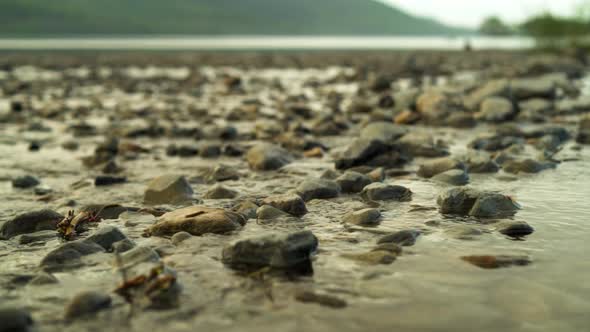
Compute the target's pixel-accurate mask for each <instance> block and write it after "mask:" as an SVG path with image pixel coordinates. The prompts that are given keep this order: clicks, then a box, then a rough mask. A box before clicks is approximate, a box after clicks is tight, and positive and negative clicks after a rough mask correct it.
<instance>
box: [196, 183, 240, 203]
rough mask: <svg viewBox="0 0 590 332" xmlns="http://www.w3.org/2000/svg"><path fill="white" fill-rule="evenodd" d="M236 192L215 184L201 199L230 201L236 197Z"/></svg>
mask: <svg viewBox="0 0 590 332" xmlns="http://www.w3.org/2000/svg"><path fill="white" fill-rule="evenodd" d="M238 195H239V193H238V192H237V191H236V190H233V189H230V188H228V187H226V186H224V185H222V184H216V185H214V186H213V187H211V188H209V190H207V192H206V193H205V195H203V198H206V199H232V198H236V197H238Z"/></svg>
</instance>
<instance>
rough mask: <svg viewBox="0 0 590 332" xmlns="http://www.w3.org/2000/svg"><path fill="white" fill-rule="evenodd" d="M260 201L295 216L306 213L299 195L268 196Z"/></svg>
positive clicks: (303, 202)
mask: <svg viewBox="0 0 590 332" xmlns="http://www.w3.org/2000/svg"><path fill="white" fill-rule="evenodd" d="M262 203H263V204H267V205H270V206H273V207H275V208H277V209H279V210H282V211H284V212H286V213H289V214H291V215H294V216H296V217H302V216H304V215H305V214H306V213H307V207H306V206H305V201H304V200H303V199H302V198H301V196H299V195H296V194H283V195H274V196H269V197H267V198H265V199H264V200H263V201H262Z"/></svg>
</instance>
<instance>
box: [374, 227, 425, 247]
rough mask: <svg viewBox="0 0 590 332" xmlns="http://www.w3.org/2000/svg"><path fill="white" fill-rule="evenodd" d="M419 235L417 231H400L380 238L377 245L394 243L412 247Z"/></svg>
mask: <svg viewBox="0 0 590 332" xmlns="http://www.w3.org/2000/svg"><path fill="white" fill-rule="evenodd" d="M420 234H421V233H420V231H418V230H402V231H398V232H394V233H391V234H388V235H385V236H383V237H381V238H380V239H379V240H378V241H377V244H384V243H394V244H397V245H400V246H404V247H408V246H413V245H414V244H415V243H416V240H417V239H418V237H419V236H420Z"/></svg>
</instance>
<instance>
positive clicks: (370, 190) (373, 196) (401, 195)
mask: <svg viewBox="0 0 590 332" xmlns="http://www.w3.org/2000/svg"><path fill="white" fill-rule="evenodd" d="M360 195H361V197H362V198H363V199H365V200H369V201H390V200H393V201H399V202H407V201H410V200H412V191H411V190H410V189H408V188H406V187H403V186H395V185H390V184H385V183H380V182H375V183H371V184H370V185H368V186H366V187H365V188H364V189H363V191H361V194H360Z"/></svg>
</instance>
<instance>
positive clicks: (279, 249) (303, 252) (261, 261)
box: [222, 231, 318, 274]
mask: <svg viewBox="0 0 590 332" xmlns="http://www.w3.org/2000/svg"><path fill="white" fill-rule="evenodd" d="M317 248H318V239H317V238H316V237H315V235H313V233H311V232H310V231H302V232H296V233H290V234H270V235H264V236H259V237H253V238H249V239H244V240H239V241H237V242H235V243H233V244H231V245H229V246H227V247H225V248H224V249H223V253H222V261H223V263H224V264H226V265H227V266H229V267H231V268H232V269H236V270H247V271H248V270H257V269H261V268H264V267H270V268H273V269H278V270H289V271H294V272H300V273H303V274H310V273H312V272H313V269H312V265H311V256H312V254H313V253H314V252H315V251H316V250H317Z"/></svg>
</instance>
